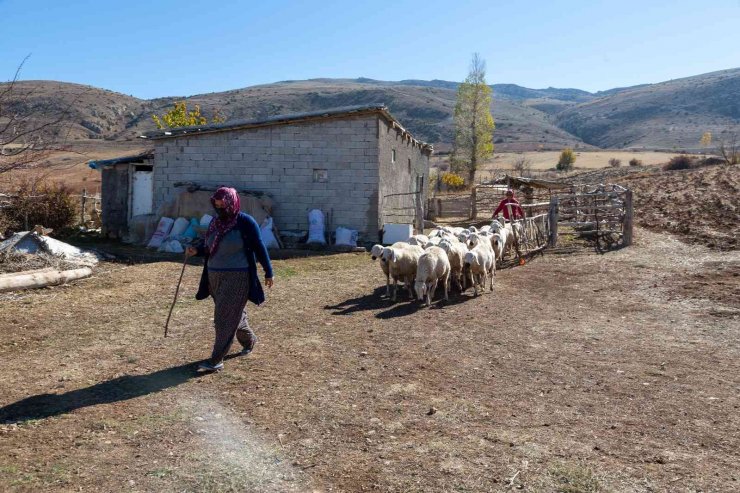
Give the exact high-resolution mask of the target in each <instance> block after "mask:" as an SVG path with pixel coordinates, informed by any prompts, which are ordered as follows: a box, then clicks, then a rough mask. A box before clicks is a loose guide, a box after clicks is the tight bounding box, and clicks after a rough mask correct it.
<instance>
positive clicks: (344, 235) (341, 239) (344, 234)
mask: <svg viewBox="0 0 740 493" xmlns="http://www.w3.org/2000/svg"><path fill="white" fill-rule="evenodd" d="M336 237H337V241H336V244H337V245H346V246H351V247H356V246H357V231H356V230H354V229H348V228H343V227H341V226H340V227H338V228H337V231H336Z"/></svg>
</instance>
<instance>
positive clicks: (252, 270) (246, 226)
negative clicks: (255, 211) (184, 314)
mask: <svg viewBox="0 0 740 493" xmlns="http://www.w3.org/2000/svg"><path fill="white" fill-rule="evenodd" d="M236 228H237V229H238V230H239V232H240V233H241V235H242V241H243V242H244V253H245V254H246V256H247V261H248V262H249V266H248V270H247V272H248V273H249V301H251V302H252V303H254V304H255V305H259V304H261V303H263V302H264V301H265V293H264V291H263V290H262V284H261V283H260V279H259V276H258V275H257V262H259V263H260V265H261V266H262V268H263V269H264V270H265V277H266V278H268V279H269V278H272V264H271V263H270V255H269V254H268V253H267V247H265V244H264V242H263V241H262V233H261V232H260V227H259V225H258V224H257V221H255V220H254V218H253V217H252V216H250V215H249V214H246V213H244V212H240V213H239V216H238V217H237V219H236ZM197 256H201V257H205V259H206V262H205V265H203V274H201V276H200V286H199V287H198V293H196V295H195V299H197V300H203V299H206V298H208V296H210V294H211V291H210V288H209V286H208V249H207V248H206V246H205V245H203V246H200V247H198V253H197Z"/></svg>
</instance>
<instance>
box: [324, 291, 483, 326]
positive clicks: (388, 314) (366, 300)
mask: <svg viewBox="0 0 740 493" xmlns="http://www.w3.org/2000/svg"><path fill="white" fill-rule="evenodd" d="M469 291H470V295H468V294H466V293H458V292H456V291H454V290H451V291H450V295H449V298H450V299H449V300H448V301H445V300H443V299H440V298H441V297H442V290H441V289H437V294H436V295H435V301H434V302H433V304H432V306H431V307H430V308H431V309H443V308H444V307H445V306H452V305H458V304H460V303H465V302H466V301H468V300H470V299H472V290H469ZM423 308H427V306H426V305H425V304H423V303H422V302H421V301H417V300H415V299H410V298H409V296H408V291H406V289H405V288H404V289H401V288H399V291H398V297H397V300H396V301H395V302H393V301H391V300H390V299H389V298H387V297H386V296H385V286H380V287H377V288H375V290H374V291H373V292H372V293H368V294H365V295H362V296H358V297H356V298H350V299H348V300H345V301H342V302H340V303H337V304H336V305H326V306H324V309H325V310H333V311H332V315H350V314H352V313H356V312H362V311H375V310H383V309H385V310H383V311H381V312H379V313H377V314H376V315H375V318H379V319H382V320H385V319H390V318H396V317H405V316H407V315H411V314H414V313H416V312H417V311H419V310H420V309H423Z"/></svg>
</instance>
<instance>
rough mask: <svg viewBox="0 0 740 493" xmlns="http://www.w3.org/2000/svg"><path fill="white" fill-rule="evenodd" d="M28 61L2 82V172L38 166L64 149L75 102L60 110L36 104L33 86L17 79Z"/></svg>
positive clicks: (0, 87)
mask: <svg viewBox="0 0 740 493" xmlns="http://www.w3.org/2000/svg"><path fill="white" fill-rule="evenodd" d="M27 60H28V57H26V58H25V59H24V60H23V62H21V64H20V65H19V66H18V69H17V70H16V71H15V75H14V76H13V79H12V80H11V81H9V82H6V83H3V84H0V174H2V173H8V172H10V171H13V170H18V169H29V168H37V167H39V166H41V165H42V164H43V163H44V161H45V160H46V159H47V158H48V157H49V155H50V154H51V153H53V152H55V151H60V150H65V149H64V148H63V146H62V143H63V142H65V141H66V137H67V134H68V130H67V129H66V128H65V122H66V121H67V120H68V116H69V113H70V109H71V107H72V105H73V104H74V102H72V103H70V104H69V105H68V106H67V107H66V108H63V109H61V110H59V109H51V110H50V109H49V108H47V107H45V106H44V105H41V104H35V103H34V102H33V100H32V97H33V95H34V92H33V89H30V88H27V87H21V84H19V81H18V77H19V76H20V73H21V69H22V68H23V65H24V64H25V62H26V61H27Z"/></svg>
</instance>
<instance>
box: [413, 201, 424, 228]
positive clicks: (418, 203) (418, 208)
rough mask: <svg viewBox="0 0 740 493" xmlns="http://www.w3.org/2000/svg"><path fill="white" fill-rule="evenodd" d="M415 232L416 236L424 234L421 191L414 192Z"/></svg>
mask: <svg viewBox="0 0 740 493" xmlns="http://www.w3.org/2000/svg"><path fill="white" fill-rule="evenodd" d="M414 197H416V204H415V205H416V221H415V222H416V224H415V227H416V231H417V234H424V204H423V203H422V202H421V201H422V195H421V191H418V192H416V195H414Z"/></svg>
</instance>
